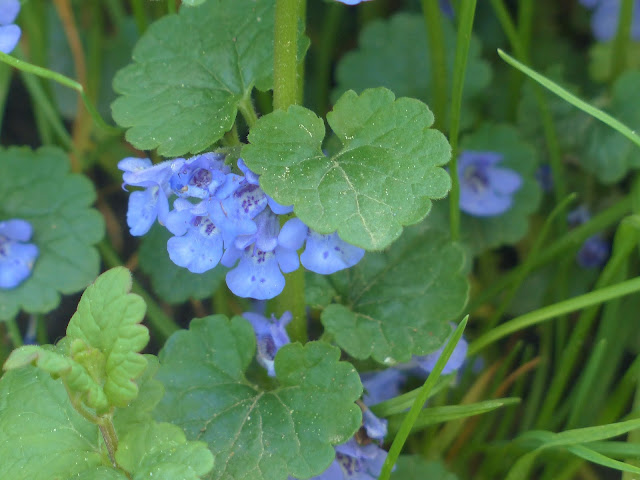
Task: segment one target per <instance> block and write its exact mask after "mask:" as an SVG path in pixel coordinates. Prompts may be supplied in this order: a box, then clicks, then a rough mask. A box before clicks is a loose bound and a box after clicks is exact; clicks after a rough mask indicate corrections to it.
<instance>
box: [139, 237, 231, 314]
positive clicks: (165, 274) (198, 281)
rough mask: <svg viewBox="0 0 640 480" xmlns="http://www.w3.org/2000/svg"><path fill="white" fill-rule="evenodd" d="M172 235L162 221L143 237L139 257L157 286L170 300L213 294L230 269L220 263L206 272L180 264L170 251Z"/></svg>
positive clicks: (154, 287)
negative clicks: (168, 246) (170, 254)
mask: <svg viewBox="0 0 640 480" xmlns="http://www.w3.org/2000/svg"><path fill="white" fill-rule="evenodd" d="M169 238H171V233H170V232H169V231H167V229H166V228H163V227H162V226H160V225H158V224H156V225H154V226H153V227H152V228H151V230H150V231H149V233H147V234H146V235H145V236H144V237H142V242H141V244H140V251H139V252H138V253H139V255H138V259H139V261H140V268H142V271H144V272H145V273H146V274H147V275H149V278H150V279H151V285H152V287H153V290H154V291H155V292H156V293H157V294H158V296H159V297H160V298H162V300H164V301H166V302H169V303H182V302H185V301H187V300H189V299H190V298H196V299H203V298H207V297H210V296H211V295H213V292H215V291H216V290H217V289H218V287H220V285H221V284H222V282H223V281H224V276H225V275H226V273H227V270H228V269H226V268H225V267H223V266H222V265H217V266H216V267H215V268H213V269H212V270H209V271H207V272H205V273H191V272H190V271H189V270H187V269H186V268H181V267H178V266H177V265H176V264H175V263H173V262H172V261H171V259H170V258H169V256H168V255H167V240H169Z"/></svg>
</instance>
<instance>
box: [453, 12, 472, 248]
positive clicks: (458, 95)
mask: <svg viewBox="0 0 640 480" xmlns="http://www.w3.org/2000/svg"><path fill="white" fill-rule="evenodd" d="M475 12H476V0H463V1H462V5H461V8H460V23H459V25H458V36H457V38H456V58H455V62H454V66H453V81H452V83H453V86H452V88H451V112H450V115H451V118H450V122H451V123H450V127H449V143H451V162H450V163H449V171H450V173H451V182H452V184H451V193H450V194H449V218H450V225H451V239H452V240H453V241H456V240H458V239H459V238H460V182H459V180H458V134H459V133H460V109H461V107H462V91H463V89H464V77H465V74H466V71H467V57H468V56H469V44H470V43H471V31H472V29H473V17H474V16H475Z"/></svg>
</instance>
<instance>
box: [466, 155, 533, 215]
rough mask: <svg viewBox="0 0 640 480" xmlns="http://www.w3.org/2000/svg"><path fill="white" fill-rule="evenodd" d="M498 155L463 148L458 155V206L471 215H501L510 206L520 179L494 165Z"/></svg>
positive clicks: (506, 169) (520, 184)
mask: <svg viewBox="0 0 640 480" xmlns="http://www.w3.org/2000/svg"><path fill="white" fill-rule="evenodd" d="M500 161H502V154H501V153H496V152H475V151H469V150H467V151H464V152H462V153H461V154H460V156H459V157H458V178H459V180H460V209H461V210H462V211H463V212H465V213H468V214H469V215H473V216H475V217H492V216H496V215H501V214H503V213H504V212H506V211H507V210H509V209H510V208H511V204H512V196H513V194H514V193H515V192H516V191H517V190H518V189H519V188H520V187H521V186H522V178H521V177H520V175H519V174H518V173H516V172H514V171H513V170H510V169H508V168H501V167H497V166H496V164H497V163H499V162H500Z"/></svg>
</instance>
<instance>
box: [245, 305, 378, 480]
mask: <svg viewBox="0 0 640 480" xmlns="http://www.w3.org/2000/svg"><path fill="white" fill-rule="evenodd" d="M242 316H243V317H244V318H246V319H247V320H249V322H250V323H251V326H252V327H253V330H254V331H255V334H256V343H257V347H258V348H257V353H256V359H257V360H258V363H259V364H260V365H262V366H263V367H264V368H266V369H267V372H268V373H269V375H270V376H275V373H276V372H275V368H274V362H273V360H274V359H275V356H276V353H277V352H278V350H279V349H280V347H282V346H284V345H286V344H287V343H289V336H288V335H287V331H286V330H285V327H286V325H287V324H288V323H289V322H290V321H291V313H290V312H285V313H284V314H283V315H282V317H280V319H277V318H276V317H275V316H274V315H271V318H266V317H264V316H263V315H260V314H257V313H250V312H248V313H243V314H242ZM363 410H364V411H363V415H362V420H363V425H362V430H363V431H364V432H365V433H366V436H367V438H369V439H370V440H374V441H377V442H379V443H382V441H383V440H384V437H385V436H386V434H387V421H386V420H381V419H379V418H377V417H376V416H375V415H374V414H373V413H372V412H371V410H369V409H368V408H364V409H363ZM356 437H358V434H356V436H354V437H353V438H351V439H349V440H348V441H347V442H346V443H343V444H341V445H336V446H335V450H336V457H335V459H334V461H333V462H332V463H331V465H329V468H328V469H327V470H325V471H324V472H323V473H322V474H320V475H318V476H316V477H313V478H312V479H311V480H375V479H377V478H378V476H379V475H380V470H381V468H382V464H383V463H384V461H385V459H386V458H387V452H386V451H385V450H383V449H382V448H380V446H379V445H378V444H376V443H368V444H366V445H363V444H361V442H358V440H357V438H356ZM289 480H296V479H295V478H293V477H289Z"/></svg>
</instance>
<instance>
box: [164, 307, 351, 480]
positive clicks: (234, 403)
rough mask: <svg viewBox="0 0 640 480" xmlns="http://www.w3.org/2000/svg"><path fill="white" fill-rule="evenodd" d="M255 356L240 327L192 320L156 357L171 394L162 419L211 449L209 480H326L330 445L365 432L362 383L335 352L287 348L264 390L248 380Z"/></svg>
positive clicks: (244, 325)
mask: <svg viewBox="0 0 640 480" xmlns="http://www.w3.org/2000/svg"><path fill="white" fill-rule="evenodd" d="M254 353H255V334H254V332H253V329H252V328H251V325H250V324H249V323H248V322H247V321H246V320H244V319H243V318H240V317H235V318H233V319H232V320H227V318H226V317H224V316H222V315H215V316H210V317H206V318H200V319H195V320H193V321H192V322H191V326H190V328H189V331H182V332H177V333H176V334H174V335H172V336H171V337H170V338H169V340H168V341H167V343H166V345H165V347H164V348H163V350H162V351H161V353H160V364H161V367H160V372H159V374H158V379H159V380H160V381H161V382H162V383H163V384H164V385H165V388H166V394H165V397H164V398H163V400H162V402H161V403H160V405H159V406H158V408H157V409H156V417H157V418H158V419H161V420H164V421H170V422H171V423H173V424H176V425H178V426H180V427H181V428H183V429H184V431H185V433H186V435H187V438H189V439H197V440H204V441H206V442H207V443H208V445H209V448H210V449H211V451H213V452H214V454H215V455H216V465H215V467H214V471H213V474H212V475H211V476H210V477H209V478H213V479H224V480H232V479H233V480H250V479H251V480H267V479H269V480H285V479H286V478H287V475H291V476H294V477H297V478H309V477H311V476H313V475H318V474H320V473H321V472H322V471H324V470H325V469H326V468H327V467H328V466H329V464H330V463H331V461H332V460H333V458H334V456H335V452H334V450H333V448H332V445H334V444H338V443H342V442H345V441H346V440H347V439H348V438H349V437H351V435H353V433H354V432H355V431H356V430H357V429H358V428H359V427H360V421H361V412H360V409H359V408H358V407H357V406H356V405H355V404H354V401H355V400H356V399H358V398H359V396H360V395H361V393H362V385H361V384H360V381H359V378H358V374H357V373H356V371H355V370H354V368H353V367H352V366H351V365H350V364H348V363H346V362H340V361H339V358H340V351H339V350H338V349H337V348H335V347H331V346H329V345H326V344H324V343H320V342H311V343H308V344H307V345H305V346H304V347H303V346H301V345H300V344H297V343H296V344H289V345H285V346H284V347H282V348H281V349H280V350H279V351H278V354H277V355H276V359H275V368H276V373H277V377H276V380H275V381H276V382H277V384H278V386H277V387H275V388H273V389H272V390H269V391H267V390H264V389H262V388H260V387H259V386H257V385H255V384H253V383H252V382H250V381H249V380H247V378H246V377H245V374H244V372H245V370H246V369H247V367H248V366H249V364H250V363H251V361H252V358H253V356H254Z"/></svg>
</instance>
